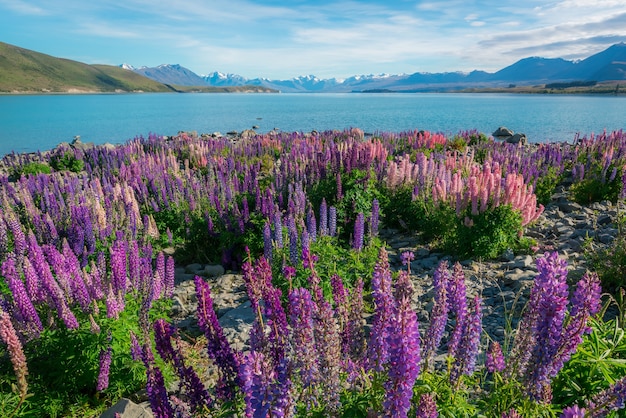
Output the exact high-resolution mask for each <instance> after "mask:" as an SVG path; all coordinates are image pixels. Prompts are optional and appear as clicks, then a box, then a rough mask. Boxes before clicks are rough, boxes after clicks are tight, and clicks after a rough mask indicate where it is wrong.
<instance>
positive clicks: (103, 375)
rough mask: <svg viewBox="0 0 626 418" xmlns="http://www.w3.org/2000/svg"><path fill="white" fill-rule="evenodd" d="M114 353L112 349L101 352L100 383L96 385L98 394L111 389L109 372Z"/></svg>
mask: <svg viewBox="0 0 626 418" xmlns="http://www.w3.org/2000/svg"><path fill="white" fill-rule="evenodd" d="M112 352H113V350H112V348H111V347H109V348H107V349H106V350H101V351H100V372H99V373H98V382H97V383H96V390H97V391H98V392H100V391H103V390H105V389H106V388H108V387H109V370H110V369H111V354H112Z"/></svg>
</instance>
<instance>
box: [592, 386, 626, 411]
mask: <svg viewBox="0 0 626 418" xmlns="http://www.w3.org/2000/svg"><path fill="white" fill-rule="evenodd" d="M625 406H626V377H622V378H621V379H620V380H618V381H617V382H615V383H613V384H612V385H611V386H609V387H608V388H607V389H605V390H603V391H602V392H600V393H598V394H596V395H594V396H593V397H592V398H591V400H590V401H588V402H587V405H585V407H586V409H587V416H588V417H589V418H603V417H605V416H607V415H608V414H609V412H611V411H618V410H620V409H624V407H625Z"/></svg>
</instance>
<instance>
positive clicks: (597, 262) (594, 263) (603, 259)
mask: <svg viewBox="0 0 626 418" xmlns="http://www.w3.org/2000/svg"><path fill="white" fill-rule="evenodd" d="M618 222H619V229H620V233H619V234H618V235H617V237H616V238H615V240H614V241H613V242H612V243H611V244H610V245H609V246H607V247H606V248H595V247H594V246H593V245H592V243H591V242H588V243H587V245H586V246H585V256H586V258H587V261H588V263H589V265H590V267H591V269H592V270H594V271H595V272H597V273H598V277H600V282H601V284H602V289H603V290H604V291H606V292H609V293H611V294H615V293H616V292H617V291H618V289H620V288H624V287H626V276H625V275H624V272H626V234H624V232H623V227H624V219H619V220H618Z"/></svg>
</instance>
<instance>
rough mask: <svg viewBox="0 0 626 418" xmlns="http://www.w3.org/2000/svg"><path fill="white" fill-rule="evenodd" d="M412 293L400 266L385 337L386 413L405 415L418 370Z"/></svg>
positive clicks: (418, 340) (418, 341)
mask: <svg viewBox="0 0 626 418" xmlns="http://www.w3.org/2000/svg"><path fill="white" fill-rule="evenodd" d="M412 294H413V287H412V285H411V279H410V277H409V273H408V272H406V271H404V270H403V271H401V272H400V273H399V274H398V280H397V282H396V295H395V306H394V309H393V316H392V317H391V320H390V323H389V331H388V334H387V338H386V342H387V345H388V348H387V349H388V350H389V357H388V358H389V360H388V372H387V373H388V376H389V380H387V382H385V390H386V397H385V401H384V404H383V405H384V408H385V411H386V414H385V416H388V417H406V415H407V413H408V411H409V409H410V408H411V398H412V396H413V385H414V384H415V379H417V376H418V375H419V371H420V335H419V330H418V325H417V324H418V322H417V314H416V313H415V311H413V309H412V308H411V296H412Z"/></svg>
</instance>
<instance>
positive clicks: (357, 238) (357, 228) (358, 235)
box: [352, 212, 365, 251]
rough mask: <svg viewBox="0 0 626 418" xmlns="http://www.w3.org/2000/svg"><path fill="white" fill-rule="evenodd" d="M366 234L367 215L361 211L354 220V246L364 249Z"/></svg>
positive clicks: (358, 249) (359, 249)
mask: <svg viewBox="0 0 626 418" xmlns="http://www.w3.org/2000/svg"><path fill="white" fill-rule="evenodd" d="M364 236H365V217H364V216H363V213H361V212H359V213H358V214H357V215H356V220H355V221H354V235H353V238H352V248H353V249H355V250H357V251H361V250H362V249H363V238H364Z"/></svg>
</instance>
